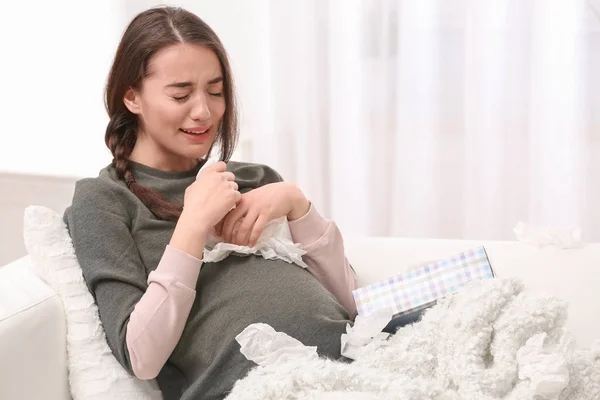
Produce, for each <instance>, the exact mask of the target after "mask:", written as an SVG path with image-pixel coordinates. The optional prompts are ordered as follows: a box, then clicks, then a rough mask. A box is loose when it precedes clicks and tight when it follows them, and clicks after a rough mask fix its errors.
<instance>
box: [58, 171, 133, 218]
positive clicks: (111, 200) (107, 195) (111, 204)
mask: <svg viewBox="0 0 600 400" xmlns="http://www.w3.org/2000/svg"><path fill="white" fill-rule="evenodd" d="M132 195H133V194H132V193H131V191H130V190H129V189H128V188H127V185H126V184H125V182H123V181H122V180H120V179H118V178H117V175H116V172H115V169H114V167H113V166H112V165H109V166H107V167H105V168H103V169H102V170H101V171H100V172H99V174H98V176H97V177H90V178H83V179H80V180H78V181H77V182H76V183H75V190H74V193H73V201H72V203H71V206H70V207H69V208H70V210H73V209H75V210H81V209H84V210H90V209H94V208H96V209H103V210H107V211H111V212H115V211H119V210H123V211H125V207H124V205H125V204H126V203H127V201H128V199H129V197H131V196H132Z"/></svg>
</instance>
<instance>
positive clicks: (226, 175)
mask: <svg viewBox="0 0 600 400" xmlns="http://www.w3.org/2000/svg"><path fill="white" fill-rule="evenodd" d="M221 177H222V178H223V179H225V180H226V181H234V180H235V175H234V174H233V172H229V171H225V172H221Z"/></svg>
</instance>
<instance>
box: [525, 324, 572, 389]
mask: <svg viewBox="0 0 600 400" xmlns="http://www.w3.org/2000/svg"><path fill="white" fill-rule="evenodd" d="M545 341H546V333H539V334H537V335H535V336H532V337H531V338H530V339H529V340H528V341H527V342H526V343H525V345H524V346H523V347H521V348H520V349H519V351H518V352H517V365H518V368H519V379H522V380H524V379H529V380H530V381H531V385H532V388H533V390H534V393H535V394H536V395H538V396H540V397H542V398H544V399H548V400H557V399H558V398H559V396H560V393H561V392H562V391H563V389H564V388H566V387H567V385H568V384H569V379H570V377H569V369H568V367H567V361H566V357H568V355H570V354H571V352H572V351H573V350H574V343H575V342H574V341H573V337H572V336H571V334H569V333H565V334H563V336H562V338H561V340H560V343H559V345H558V346H554V348H544V344H545Z"/></svg>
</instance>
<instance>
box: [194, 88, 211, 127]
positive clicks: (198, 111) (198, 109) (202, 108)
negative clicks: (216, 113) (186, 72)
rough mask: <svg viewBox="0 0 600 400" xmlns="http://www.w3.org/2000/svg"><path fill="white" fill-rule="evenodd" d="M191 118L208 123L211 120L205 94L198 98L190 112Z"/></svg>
mask: <svg viewBox="0 0 600 400" xmlns="http://www.w3.org/2000/svg"><path fill="white" fill-rule="evenodd" d="M190 117H191V118H192V119H193V120H195V121H206V120H208V119H209V118H210V109H209V108H208V102H207V101H206V96H204V95H203V94H201V95H199V96H196V98H195V100H194V104H193V105H192V109H191V111H190Z"/></svg>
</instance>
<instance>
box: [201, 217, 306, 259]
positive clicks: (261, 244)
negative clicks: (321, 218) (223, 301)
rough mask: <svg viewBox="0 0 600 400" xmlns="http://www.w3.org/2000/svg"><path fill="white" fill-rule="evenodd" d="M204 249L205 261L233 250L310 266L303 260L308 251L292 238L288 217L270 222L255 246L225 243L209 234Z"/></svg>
mask: <svg viewBox="0 0 600 400" xmlns="http://www.w3.org/2000/svg"><path fill="white" fill-rule="evenodd" d="M206 246H207V247H206V248H205V249H204V255H203V261H204V262H205V263H206V262H218V261H221V260H223V259H224V258H226V257H227V256H229V255H230V254H231V253H232V252H235V253H237V254H257V255H260V256H262V257H264V258H265V259H267V260H272V259H276V258H278V259H280V260H283V261H286V262H288V263H290V264H296V265H298V266H300V267H302V268H307V267H308V266H307V265H306V264H305V263H304V261H302V256H303V255H304V254H306V251H304V250H302V248H301V247H300V245H299V244H295V243H294V241H293V240H292V234H291V232H290V227H289V224H288V221H287V218H286V217H281V218H278V219H275V220H273V221H271V222H269V223H268V224H267V225H266V226H265V228H264V230H263V232H262V233H261V235H260V237H259V238H258V241H257V242H256V245H255V246H254V247H248V246H239V245H236V244H232V243H225V242H223V241H222V239H221V238H220V237H217V236H215V235H212V234H210V235H208V238H207V241H206Z"/></svg>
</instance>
